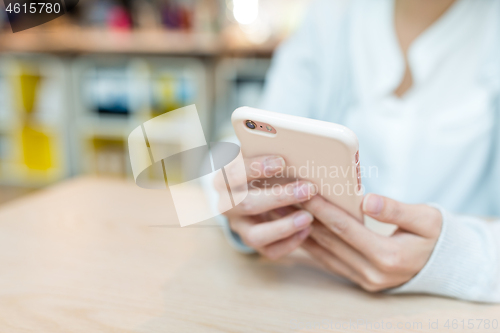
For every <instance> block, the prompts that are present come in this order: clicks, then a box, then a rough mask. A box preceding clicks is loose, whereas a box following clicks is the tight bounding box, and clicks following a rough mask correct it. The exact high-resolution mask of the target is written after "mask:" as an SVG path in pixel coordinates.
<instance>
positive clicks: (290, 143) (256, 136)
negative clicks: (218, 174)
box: [231, 107, 363, 222]
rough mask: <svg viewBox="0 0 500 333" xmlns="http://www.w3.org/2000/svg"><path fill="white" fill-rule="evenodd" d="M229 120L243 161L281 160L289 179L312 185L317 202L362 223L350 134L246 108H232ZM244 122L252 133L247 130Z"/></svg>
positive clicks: (357, 172) (317, 122)
mask: <svg viewBox="0 0 500 333" xmlns="http://www.w3.org/2000/svg"><path fill="white" fill-rule="evenodd" d="M231 120H232V124H233V127H234V130H235V131H236V135H237V137H238V139H239V140H240V142H241V150H242V153H243V156H244V157H256V156H260V155H280V156H282V157H283V158H284V159H285V161H286V164H287V171H288V174H289V175H298V178H301V179H307V180H309V181H311V182H313V183H314V184H316V186H318V190H319V193H320V194H321V195H322V196H323V197H325V198H326V199H327V200H329V201H330V202H332V203H334V204H335V205H337V206H339V207H341V208H342V209H344V210H345V211H347V212H348V213H349V214H351V215H352V216H354V217H355V218H356V219H358V220H359V221H360V222H362V221H363V214H362V213H361V202H362V200H363V195H362V193H361V178H360V168H359V153H358V139H357V138H356V135H355V134H354V132H353V131H351V130H350V129H348V128H347V127H344V126H342V125H338V124H334V123H329V122H325V121H320V120H314V119H308V118H303V117H297V116H291V115H287V114H282V113H276V112H270V111H264V110H259V109H254V108H250V107H241V108H238V109H236V110H235V111H234V112H233V115H232V117H231ZM248 120H251V121H253V122H254V124H255V125H257V126H258V128H256V129H250V128H248V127H247V126H246V121H248ZM266 124H267V125H269V126H270V127H269V128H270V129H269V130H266ZM260 126H263V127H262V128H261V127H260ZM300 170H302V172H301V171H300Z"/></svg>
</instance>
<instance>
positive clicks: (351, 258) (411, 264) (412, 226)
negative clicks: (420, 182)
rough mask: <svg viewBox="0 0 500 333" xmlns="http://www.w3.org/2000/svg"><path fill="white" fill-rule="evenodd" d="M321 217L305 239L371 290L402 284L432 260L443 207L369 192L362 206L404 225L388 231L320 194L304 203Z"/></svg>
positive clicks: (332, 266)
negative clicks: (380, 230)
mask: <svg viewBox="0 0 500 333" xmlns="http://www.w3.org/2000/svg"><path fill="white" fill-rule="evenodd" d="M303 207H304V208H305V209H306V210H308V211H309V212H311V213H312V214H313V215H314V217H315V218H316V219H317V220H318V221H317V222H314V224H313V230H312V232H311V235H310V237H309V238H308V239H307V241H305V242H304V243H303V245H302V246H303V248H304V249H305V250H306V251H308V252H309V254H310V255H311V256H312V257H314V258H316V259H317V260H319V261H320V262H321V263H323V264H324V265H325V266H326V267H327V268H328V269H329V270H330V271H332V272H333V273H336V274H338V275H341V276H343V277H345V278H347V279H349V280H351V281H353V282H354V283H356V284H358V285H360V286H361V287H362V288H363V289H365V290H368V291H373V292H375V291H380V290H384V289H388V288H393V287H397V286H399V285H402V284H404V283H405V282H407V281H409V280H410V279H411V278H413V277H414V276H415V275H416V274H417V273H418V272H419V271H420V270H421V269H422V268H423V267H424V266H425V264H426V263H427V261H428V260H429V257H430V255H431V253H432V251H433V249H434V246H435V245H436V242H437V240H438V237H439V235H440V233H441V225H442V217H441V213H440V212H439V211H438V210H437V209H435V208H433V207H430V206H427V205H408V204H403V203H400V202H397V201H394V200H391V199H389V198H385V197H382V196H378V195H375V194H368V195H367V196H365V198H364V200H363V212H364V213H365V214H366V215H369V216H371V217H373V218H374V219H376V220H378V221H381V222H387V223H392V224H395V225H397V226H398V227H399V228H398V229H397V230H396V232H395V233H394V234H393V235H392V236H390V237H385V236H381V235H378V234H376V233H374V232H373V231H371V230H369V229H367V228H366V227H365V226H364V225H363V224H361V223H360V222H359V221H357V220H356V219H354V218H353V217H351V216H350V215H349V214H347V213H346V212H344V211H343V210H342V209H340V208H338V207H337V206H335V205H333V204H331V203H329V202H327V201H326V200H324V199H323V198H322V197H320V196H316V197H314V198H312V199H311V200H310V201H308V202H306V203H304V204H303Z"/></svg>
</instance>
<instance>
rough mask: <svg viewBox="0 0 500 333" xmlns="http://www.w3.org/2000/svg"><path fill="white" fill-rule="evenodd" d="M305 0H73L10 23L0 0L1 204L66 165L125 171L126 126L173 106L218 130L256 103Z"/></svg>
mask: <svg viewBox="0 0 500 333" xmlns="http://www.w3.org/2000/svg"><path fill="white" fill-rule="evenodd" d="M308 2H309V0H82V1H80V2H79V4H78V5H77V6H76V8H75V10H74V11H73V12H71V13H68V14H66V15H64V16H62V17H59V18H57V19H55V20H53V21H51V22H48V23H46V24H43V25H41V26H38V27H35V28H32V29H28V30H25V31H22V32H18V33H15V34H13V33H12V30H11V28H10V24H9V21H8V20H7V16H6V13H5V7H4V5H3V3H1V4H0V204H1V203H4V202H7V201H9V200H12V199H14V198H16V197H19V196H22V195H24V194H27V193H30V192H32V191H35V190H37V189H39V188H42V187H44V186H48V185H51V184H54V183H56V182H59V181H62V180H64V179H66V178H69V177H74V176H77V175H83V174H86V175H88V174H91V175H98V176H106V177H119V178H124V179H126V178H128V179H132V175H131V170H130V162H129V158H128V149H127V137H128V134H129V133H130V132H131V130H132V129H134V128H135V127H136V126H139V125H140V124H141V123H143V122H144V121H146V120H148V119H150V118H153V117H155V116H157V115H159V114H162V113H164V112H168V111H171V110H174V109H176V108H179V107H181V106H185V105H189V104H193V103H194V104H196V106H197V108H198V112H199V114H200V118H201V120H202V125H203V128H204V131H205V136H206V138H207V141H208V140H212V141H213V140H217V139H218V137H220V136H223V135H224V133H227V132H228V131H230V125H229V118H230V114H231V112H232V111H233V110H234V109H235V108H237V107H239V106H243V105H246V106H257V105H258V103H259V98H260V94H261V91H262V87H263V84H264V82H265V74H266V71H267V69H268V67H269V63H270V57H271V55H272V52H273V50H274V49H275V48H276V46H277V45H278V44H279V43H280V42H281V41H282V40H283V39H285V38H286V37H287V36H288V35H289V34H290V33H291V32H292V31H293V30H294V29H295V28H296V27H297V25H298V24H299V22H300V20H301V17H302V15H303V13H304V10H305V8H306V7H307V4H308ZM179 128H182V124H179ZM165 144H166V145H172V147H175V146H176V145H180V142H178V140H176V135H175V133H172V135H171V136H170V137H169V139H168V142H165ZM182 169H183V168H182V167H180V168H179V171H178V174H177V175H175V177H178V178H179V179H182V178H183V177H184V175H183V174H182V172H183V171H182ZM151 177H152V178H155V177H157V175H154V174H152V175H151Z"/></svg>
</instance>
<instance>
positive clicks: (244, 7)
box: [233, 0, 259, 24]
mask: <svg viewBox="0 0 500 333" xmlns="http://www.w3.org/2000/svg"><path fill="white" fill-rule="evenodd" d="M233 15H234V18H235V19H236V21H238V23H239V24H250V23H253V22H254V21H255V20H256V19H257V16H258V15H259V0H233Z"/></svg>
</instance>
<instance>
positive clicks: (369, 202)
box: [363, 193, 384, 215]
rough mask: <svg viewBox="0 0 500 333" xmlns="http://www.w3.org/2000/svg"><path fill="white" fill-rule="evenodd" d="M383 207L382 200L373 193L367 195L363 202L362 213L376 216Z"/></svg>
mask: <svg viewBox="0 0 500 333" xmlns="http://www.w3.org/2000/svg"><path fill="white" fill-rule="evenodd" d="M383 207H384V200H383V199H382V198H381V197H380V196H378V195H376V194H373V193H369V194H367V195H366V196H365V199H364V200H363V211H364V212H366V213H369V214H372V215H377V214H379V213H380V212H381V211H382V208H383Z"/></svg>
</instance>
